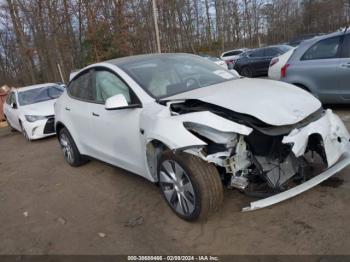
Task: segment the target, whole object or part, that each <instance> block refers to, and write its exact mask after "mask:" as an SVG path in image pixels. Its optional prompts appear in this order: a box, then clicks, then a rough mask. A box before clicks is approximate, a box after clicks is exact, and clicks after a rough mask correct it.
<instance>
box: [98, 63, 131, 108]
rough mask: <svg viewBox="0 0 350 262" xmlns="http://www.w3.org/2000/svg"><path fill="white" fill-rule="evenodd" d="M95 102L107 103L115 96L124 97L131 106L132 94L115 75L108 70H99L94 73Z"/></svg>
mask: <svg viewBox="0 0 350 262" xmlns="http://www.w3.org/2000/svg"><path fill="white" fill-rule="evenodd" d="M94 83H95V101H96V102H97V103H105V102H106V100H107V99H108V98H110V97H112V96H115V95H119V94H121V95H123V96H124V97H125V99H126V101H127V102H128V104H131V103H132V102H133V101H132V97H133V96H132V94H131V91H130V89H129V87H128V86H127V85H126V84H125V83H124V82H123V81H122V80H121V79H120V78H119V77H118V76H117V75H115V74H113V73H112V72H109V71H106V70H98V71H95V73H94Z"/></svg>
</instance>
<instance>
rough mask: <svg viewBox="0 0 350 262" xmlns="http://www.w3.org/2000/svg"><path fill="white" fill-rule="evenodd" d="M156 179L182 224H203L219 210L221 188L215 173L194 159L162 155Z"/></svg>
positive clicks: (199, 160) (169, 153) (210, 165)
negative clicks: (194, 222)
mask: <svg viewBox="0 0 350 262" xmlns="http://www.w3.org/2000/svg"><path fill="white" fill-rule="evenodd" d="M158 179H159V185H160V189H161V191H162V193H163V196H164V198H165V200H166V202H167V204H168V205H169V207H170V208H171V209H172V210H173V212H174V213H175V214H176V215H177V216H179V217H180V218H182V219H184V220H187V221H194V220H206V219H207V218H208V217H209V216H210V215H211V214H213V213H215V212H216V211H218V210H219V209H220V208H221V206H222V203H223V186H222V182H221V180H220V175H219V173H218V171H217V169H216V168H215V167H214V165H212V164H209V163H207V162H204V161H203V160H201V159H200V158H198V157H196V156H193V155H190V154H186V153H177V154H174V153H173V152H171V151H170V150H167V151H165V152H164V153H163V154H162V156H161V159H160V161H159V165H158Z"/></svg>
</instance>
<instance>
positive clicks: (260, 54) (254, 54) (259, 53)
mask: <svg viewBox="0 0 350 262" xmlns="http://www.w3.org/2000/svg"><path fill="white" fill-rule="evenodd" d="M249 56H250V57H264V56H265V52H264V49H260V50H256V51H253V52H251V53H250V55H249Z"/></svg>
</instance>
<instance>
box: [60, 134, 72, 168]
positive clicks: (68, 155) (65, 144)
mask: <svg viewBox="0 0 350 262" xmlns="http://www.w3.org/2000/svg"><path fill="white" fill-rule="evenodd" d="M60 144H61V147H62V151H63V154H64V158H65V159H66V161H67V162H68V163H69V164H72V163H73V162H74V156H73V154H74V152H73V148H72V145H71V143H70V141H69V139H68V137H67V135H66V134H61V136H60Z"/></svg>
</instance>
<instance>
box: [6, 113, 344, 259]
mask: <svg viewBox="0 0 350 262" xmlns="http://www.w3.org/2000/svg"><path fill="white" fill-rule="evenodd" d="M337 112H338V113H339V114H340V115H341V117H342V119H343V120H344V121H345V122H346V124H347V125H348V127H350V113H349V110H348V109H347V108H337ZM349 171H350V168H347V169H345V170H343V171H342V172H341V173H339V174H338V175H337V176H336V177H335V178H333V179H332V180H331V181H327V182H326V183H325V184H323V185H320V186H317V187H315V188H314V189H312V190H310V191H308V192H306V193H304V194H302V195H300V196H298V197H295V198H293V199H290V200H288V201H285V202H283V203H281V204H278V205H275V206H273V207H269V208H266V209H263V210H259V211H255V212H249V213H241V212H240V208H241V207H242V206H245V205H247V204H248V203H249V202H250V201H251V200H253V199H249V198H248V197H247V196H244V195H242V194H240V193H239V192H237V191H229V190H226V191H225V202H224V207H223V209H222V210H221V212H219V213H218V214H217V215H215V216H214V217H211V218H210V220H209V221H208V222H207V223H205V224H200V223H187V222H184V221H182V220H180V219H179V218H177V217H176V216H175V215H174V214H173V213H172V212H171V210H170V209H169V208H168V207H167V205H166V203H165V201H164V200H163V198H162V196H161V193H160V191H159V190H158V188H157V187H156V186H155V185H153V184H152V183H150V182H148V181H146V180H145V179H143V178H141V177H138V176H136V175H133V174H131V173H129V172H126V171H124V170H121V169H118V168H115V167H111V166H108V165H106V164H104V163H101V162H98V161H91V162H90V163H88V164H87V165H85V166H82V167H79V168H73V167H70V166H68V165H67V164H66V163H65V161H64V159H63V156H62V154H61V151H60V148H59V145H58V142H57V140H56V138H55V137H52V138H48V139H44V140H40V141H35V142H31V143H28V142H26V141H25V140H24V138H23V137H22V136H21V134H19V133H17V132H15V133H11V132H10V131H9V129H8V128H1V129H0V254H217V255H218V254H350V224H349V221H350V208H349V203H350V176H349Z"/></svg>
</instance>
